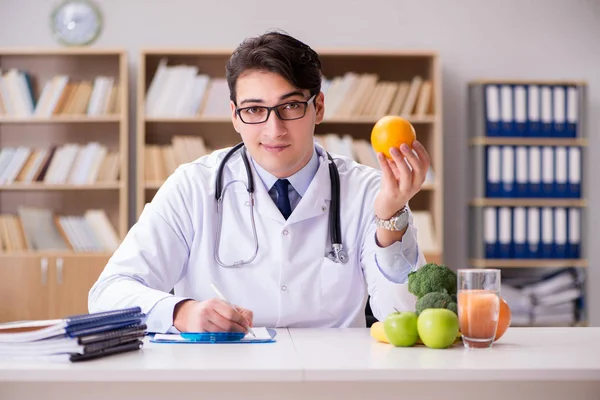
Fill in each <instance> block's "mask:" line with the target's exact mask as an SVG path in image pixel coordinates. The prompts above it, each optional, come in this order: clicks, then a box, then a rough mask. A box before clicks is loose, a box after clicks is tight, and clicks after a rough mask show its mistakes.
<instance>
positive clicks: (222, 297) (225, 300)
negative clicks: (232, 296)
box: [208, 282, 256, 337]
mask: <svg viewBox="0 0 600 400" xmlns="http://www.w3.org/2000/svg"><path fill="white" fill-rule="evenodd" d="M208 284H209V285H210V287H211V288H212V289H213V290H214V291H215V293H216V294H217V296H219V298H220V299H221V300H223V301H224V302H226V303H227V304H229V305H230V306H231V307H233V309H234V310H235V311H237V312H240V311H239V310H238V309H237V308H236V307H235V306H234V305H233V304H231V303H230V302H229V300H227V299H226V298H225V296H224V295H223V293H221V291H220V290H219V289H218V288H217V287H216V286H215V285H214V283H212V282H208ZM248 332H250V333H251V334H252V336H254V337H256V334H255V333H254V331H253V330H252V328H251V327H248Z"/></svg>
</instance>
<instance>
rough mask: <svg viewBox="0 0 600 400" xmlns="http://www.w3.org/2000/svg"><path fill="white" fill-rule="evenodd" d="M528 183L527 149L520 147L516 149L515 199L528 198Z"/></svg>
mask: <svg viewBox="0 0 600 400" xmlns="http://www.w3.org/2000/svg"><path fill="white" fill-rule="evenodd" d="M527 181H528V176H527V147H525V146H518V147H516V149H515V183H516V188H515V197H521V198H522V197H528V187H527Z"/></svg>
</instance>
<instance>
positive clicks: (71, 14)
mask: <svg viewBox="0 0 600 400" xmlns="http://www.w3.org/2000/svg"><path fill="white" fill-rule="evenodd" d="M51 26H52V32H53V33H54V35H55V37H56V38H57V39H58V40H59V41H61V42H62V43H64V44H66V45H71V46H78V45H79V46H80V45H86V44H90V43H92V42H93V41H94V40H96V38H97V37H98V35H99V34H100V30H101V28H102V19H101V16H100V12H99V11H98V9H97V8H96V7H95V6H94V5H93V4H92V3H91V2H90V1H88V0H67V1H65V2H64V3H62V4H60V5H59V6H58V7H56V9H55V10H54V12H53V13H52V20H51Z"/></svg>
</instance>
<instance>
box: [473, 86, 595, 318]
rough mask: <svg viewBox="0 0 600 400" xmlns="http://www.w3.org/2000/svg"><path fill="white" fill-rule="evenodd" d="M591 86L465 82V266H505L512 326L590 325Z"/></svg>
mask: <svg viewBox="0 0 600 400" xmlns="http://www.w3.org/2000/svg"><path fill="white" fill-rule="evenodd" d="M587 87H588V84H587V82H582V81H545V80H487V79H486V80H479V81H473V82H470V84H469V92H468V93H469V131H470V140H469V148H470V149H469V154H470V157H469V164H470V168H469V173H470V175H469V180H468V181H469V184H470V190H469V192H470V195H471V199H470V203H469V209H470V230H469V232H470V238H469V253H470V254H469V256H470V259H469V265H470V266H471V267H473V268H500V269H502V288H503V289H502V291H503V293H504V296H505V298H506V299H507V301H508V303H509V305H510V306H511V307H512V308H513V313H512V325H513V326H515V325H525V326H530V325H535V326H548V325H560V326H562V325H569V326H570V325H576V324H586V318H587V314H588V310H587V308H588V307H589V305H587V303H588V302H587V301H585V298H586V289H587V287H589V284H588V282H587V277H586V275H587V269H588V266H589V260H588V246H589V242H588V237H589V231H588V229H589V228H588V227H589V226H590V224H589V222H588V219H589V213H588V199H587V196H588V193H589V192H588V186H589V185H588V183H589V179H588V177H589V176H590V175H591V174H590V173H589V172H590V171H587V170H586V168H585V167H586V166H587V165H588V164H589V161H588V160H587V159H588V136H589V134H588V132H587V131H588V129H587V126H586V118H587V112H588V111H587V108H588V101H587Z"/></svg>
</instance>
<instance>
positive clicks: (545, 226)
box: [541, 207, 554, 258]
mask: <svg viewBox="0 0 600 400" xmlns="http://www.w3.org/2000/svg"><path fill="white" fill-rule="evenodd" d="M541 214H542V215H541V217H542V218H541V219H542V235H541V236H542V258H554V213H553V212H552V208H551V207H542V209H541Z"/></svg>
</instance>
